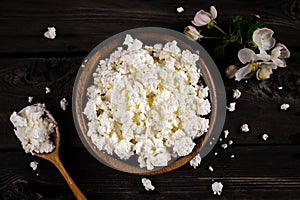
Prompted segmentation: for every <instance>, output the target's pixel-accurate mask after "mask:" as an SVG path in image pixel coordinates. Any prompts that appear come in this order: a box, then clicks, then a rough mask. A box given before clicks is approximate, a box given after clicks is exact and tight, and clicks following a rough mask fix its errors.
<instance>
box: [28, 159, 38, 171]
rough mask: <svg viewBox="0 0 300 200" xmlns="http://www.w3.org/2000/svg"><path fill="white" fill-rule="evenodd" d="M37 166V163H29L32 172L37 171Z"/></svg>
mask: <svg viewBox="0 0 300 200" xmlns="http://www.w3.org/2000/svg"><path fill="white" fill-rule="evenodd" d="M38 164H39V163H38V162H37V161H32V162H30V167H31V168H32V170H33V171H35V170H36V169H37V166H38Z"/></svg>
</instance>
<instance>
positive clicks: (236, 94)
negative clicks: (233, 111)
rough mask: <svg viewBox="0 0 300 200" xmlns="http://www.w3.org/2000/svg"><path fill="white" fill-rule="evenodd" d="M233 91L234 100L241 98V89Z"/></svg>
mask: <svg viewBox="0 0 300 200" xmlns="http://www.w3.org/2000/svg"><path fill="white" fill-rule="evenodd" d="M232 91H233V98H234V99H238V98H240V97H241V95H242V93H241V91H240V90H239V89H233V90H232Z"/></svg>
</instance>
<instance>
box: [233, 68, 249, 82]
mask: <svg viewBox="0 0 300 200" xmlns="http://www.w3.org/2000/svg"><path fill="white" fill-rule="evenodd" d="M251 72H252V71H251V66H250V65H246V66H245V67H242V68H240V69H238V70H237V71H236V73H235V80H236V81H240V80H242V79H247V78H250V77H251V76H252V74H253V73H251Z"/></svg>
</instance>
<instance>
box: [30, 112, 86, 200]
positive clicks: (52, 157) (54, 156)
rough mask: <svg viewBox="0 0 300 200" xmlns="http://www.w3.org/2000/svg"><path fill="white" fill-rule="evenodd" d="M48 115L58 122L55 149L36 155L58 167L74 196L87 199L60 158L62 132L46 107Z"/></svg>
mask: <svg viewBox="0 0 300 200" xmlns="http://www.w3.org/2000/svg"><path fill="white" fill-rule="evenodd" d="M45 113H46V115H47V116H48V117H49V118H50V119H51V120H52V121H53V122H54V123H55V124H56V128H55V135H54V143H55V149H54V150H53V151H52V152H50V153H35V155H36V156H38V157H40V158H43V159H46V160H49V161H50V162H52V163H53V164H54V165H55V166H56V167H57V169H58V170H59V171H60V173H61V174H62V175H63V177H64V179H65V180H66V181H67V183H68V185H69V187H70V189H71V190H72V192H73V194H74V196H75V197H76V199H78V200H85V199H87V198H86V197H85V196H84V194H83V193H82V192H81V191H80V189H79V188H78V186H77V185H76V183H75V182H74V181H73V179H72V178H71V176H70V175H69V174H68V172H67V171H66V169H65V168H64V166H63V164H62V162H61V161H60V159H59V142H60V133H59V129H58V125H57V122H56V121H55V119H54V118H53V116H52V115H51V114H50V112H49V111H48V110H46V109H45Z"/></svg>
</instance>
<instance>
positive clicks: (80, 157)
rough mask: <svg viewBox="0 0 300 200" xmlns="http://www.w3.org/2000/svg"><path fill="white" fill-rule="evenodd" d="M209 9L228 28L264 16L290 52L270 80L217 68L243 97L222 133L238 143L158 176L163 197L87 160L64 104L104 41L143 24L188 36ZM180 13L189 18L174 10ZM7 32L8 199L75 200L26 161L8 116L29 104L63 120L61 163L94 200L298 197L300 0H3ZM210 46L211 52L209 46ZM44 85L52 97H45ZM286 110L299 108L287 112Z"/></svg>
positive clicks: (1, 47)
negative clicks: (235, 20)
mask: <svg viewBox="0 0 300 200" xmlns="http://www.w3.org/2000/svg"><path fill="white" fill-rule="evenodd" d="M210 5H215V6H216V7H217V9H218V11H219V13H218V14H219V15H218V21H219V25H220V26H222V24H223V25H224V24H226V21H227V20H228V19H229V18H231V17H233V16H235V15H242V16H243V17H245V18H251V17H253V16H254V15H255V14H258V15H260V16H261V20H262V21H264V22H265V23H266V24H267V25H268V27H269V28H271V29H273V30H274V31H275V37H276V39H277V40H278V41H280V42H282V43H284V44H286V45H287V46H288V48H289V49H290V51H291V57H290V58H289V59H288V60H287V65H288V67H287V68H285V69H278V70H276V71H275V72H274V74H273V75H272V78H271V79H269V80H266V81H256V80H254V79H251V80H249V81H248V83H245V82H244V81H242V82H235V81H234V80H228V79H226V78H225V77H224V68H225V67H226V66H225V65H224V64H222V63H218V67H219V69H220V71H221V73H222V75H223V77H224V78H223V79H224V83H225V87H226V92H227V95H228V102H230V101H231V100H232V99H231V96H232V92H231V90H232V89H234V88H239V89H240V90H241V91H242V96H241V98H240V99H238V100H237V107H236V111H235V112H233V113H227V117H226V123H225V125H224V129H228V130H229V131H230V134H229V137H228V138H227V139H226V141H227V142H228V141H229V140H233V141H234V144H233V145H232V146H230V147H229V148H227V149H225V150H224V149H223V148H221V146H220V145H221V144H222V143H219V144H217V145H216V146H215V148H214V149H213V151H212V152H211V153H210V154H209V155H208V156H207V157H205V158H204V159H203V160H202V163H201V166H200V167H199V168H197V169H193V168H192V167H191V166H189V165H185V166H183V167H181V168H179V169H177V170H175V171H172V172H170V173H166V174H162V175H156V176H152V177H150V179H151V180H152V182H153V184H154V186H155V187H156V189H155V190H154V191H151V192H147V191H145V189H144V188H143V186H142V184H141V178H142V177H141V176H137V175H130V174H126V173H123V172H119V171H116V170H113V169H110V168H108V167H106V166H104V165H103V164H101V163H99V162H98V161H97V160H96V159H94V158H93V157H92V156H91V155H90V154H89V153H88V152H87V150H86V149H85V148H84V147H83V144H82V143H81V141H80V139H79V137H78V135H77V132H76V130H75V126H74V123H73V118H72V109H71V105H69V107H68V108H67V110H66V111H62V110H61V108H60V105H59V101H60V99H62V98H63V97H65V98H66V99H67V100H68V101H69V102H71V99H72V87H73V83H74V80H75V77H76V74H77V70H78V69H79V67H80V65H81V62H82V61H83V59H84V57H85V56H86V55H87V54H88V53H89V51H90V50H91V49H92V48H93V47H94V46H96V45H97V44H98V43H100V42H101V41H103V40H104V39H106V38H108V37H109V36H111V35H114V34H116V33H119V32H121V31H124V30H127V29H132V28H136V27H144V26H158V27H165V28H170V29H174V30H177V31H180V32H182V31H183V29H184V27H185V26H187V25H189V24H190V20H191V19H192V18H193V16H194V14H195V13H196V11H198V10H200V9H201V8H203V9H206V10H208V8H209V6H210ZM180 6H182V7H183V8H184V9H185V11H184V12H183V13H177V11H176V8H177V7H180ZM48 26H55V27H56V29H57V38H56V39H54V40H49V39H46V38H44V37H43V33H44V32H45V31H46V27H48ZM0 27H1V28H0V57H1V59H0V199H40V198H41V199H74V197H73V194H72V193H71V191H70V190H69V188H68V186H67V184H66V182H65V181H64V179H63V178H62V176H61V175H60V173H59V172H58V170H57V169H56V168H55V167H54V166H53V165H52V164H51V163H49V162H48V161H44V160H41V159H39V158H37V157H34V156H32V155H29V154H25V153H24V151H23V149H22V148H21V145H20V143H19V141H18V140H17V138H16V136H15V135H14V133H13V126H12V124H10V122H9V116H10V114H11V113H12V112H13V111H14V110H19V109H21V108H22V107H24V106H26V105H28V102H27V97H28V96H33V97H34V99H33V102H44V103H46V105H47V107H48V109H49V110H50V111H51V113H53V115H54V117H55V118H56V119H57V121H58V123H59V125H60V129H61V135H62V140H61V159H62V162H63V163H64V165H65V167H66V169H67V170H68V172H69V173H70V175H71V176H72V177H73V179H74V180H75V182H76V183H77V184H78V186H79V187H80V188H81V190H82V192H83V193H84V194H85V195H86V196H87V198H88V199H300V146H299V144H300V41H299V35H300V28H299V27H300V1H299V0H286V1H276V0H275V1H274V0H251V1H238V0H223V1H196V0H191V1H186V2H184V1H173V0H161V1H131V0H117V1H108V0H102V1H90V0H88V1H80V0H73V1H59V0H54V1H34V0H33V1H19V2H18V1H7V0H2V1H0ZM203 45H204V47H206V48H207V49H209V48H210V43H208V42H206V43H205V42H204V43H203ZM46 86H47V87H49V88H51V90H52V91H51V93H49V94H45V91H44V88H45V87H46ZM279 86H282V87H283V89H282V90H279V89H278V87H279ZM285 102H286V103H289V104H290V106H291V107H290V109H288V110H287V111H281V110H280V109H279V107H280V105H281V104H282V103H285ZM243 123H248V124H249V126H250V129H251V130H250V132H249V133H241V131H240V130H239V127H240V126H241V124H243ZM263 133H267V134H268V135H270V138H269V139H268V140H267V141H263V140H262V139H261V136H262V134H263ZM214 152H217V153H218V155H217V156H215V155H214ZM231 155H235V158H231ZM33 160H36V161H38V162H39V165H38V169H37V171H36V172H34V171H33V170H32V169H31V168H30V167H29V164H30V162H31V161H33ZM208 166H212V167H213V168H214V171H213V172H210V171H209V170H208ZM37 173H38V176H37V175H36V174H37ZM212 179H213V180H215V181H221V182H222V183H223V185H224V189H223V193H222V195H221V196H215V195H213V192H212V191H211V184H212Z"/></svg>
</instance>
